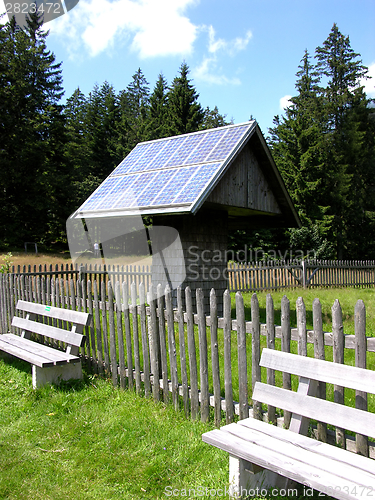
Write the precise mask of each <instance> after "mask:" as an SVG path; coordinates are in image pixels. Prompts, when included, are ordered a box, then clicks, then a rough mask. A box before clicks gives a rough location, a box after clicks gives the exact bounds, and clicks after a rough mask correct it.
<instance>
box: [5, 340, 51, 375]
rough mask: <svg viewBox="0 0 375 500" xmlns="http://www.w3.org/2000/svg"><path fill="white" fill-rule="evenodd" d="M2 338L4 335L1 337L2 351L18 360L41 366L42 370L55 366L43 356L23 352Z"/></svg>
mask: <svg viewBox="0 0 375 500" xmlns="http://www.w3.org/2000/svg"><path fill="white" fill-rule="evenodd" d="M1 337H2V335H1V336H0V349H1V350H2V351H4V352H7V353H8V354H11V355H12V356H15V357H16V358H21V359H23V360H24V361H27V362H28V363H31V364H32V365H36V366H39V367H40V368H46V367H48V366H54V362H53V361H51V360H48V359H47V358H44V357H43V356H40V355H38V354H34V353H32V352H28V351H25V350H22V349H20V348H19V347H18V346H15V345H13V344H10V343H9V342H7V341H6V340H3V339H2V338H1Z"/></svg>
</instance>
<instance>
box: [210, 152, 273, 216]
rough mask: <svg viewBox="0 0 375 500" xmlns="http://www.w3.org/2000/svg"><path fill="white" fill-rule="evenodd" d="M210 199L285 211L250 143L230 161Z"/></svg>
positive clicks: (227, 204)
mask: <svg viewBox="0 0 375 500" xmlns="http://www.w3.org/2000/svg"><path fill="white" fill-rule="evenodd" d="M207 202H210V203H215V204H218V205H225V206H231V207H239V208H247V209H252V210H256V211H260V212H266V213H271V214H281V210H280V207H279V205H278V203H277V201H276V198H275V196H274V194H273V192H272V190H271V188H270V186H269V184H268V182H267V180H266V177H265V175H264V174H263V172H262V170H261V167H260V165H259V162H258V160H257V158H256V156H255V154H254V152H253V151H252V150H251V147H250V145H249V144H247V145H246V146H245V147H244V149H243V150H242V151H241V153H240V154H239V155H238V156H237V158H236V159H235V160H234V162H233V163H232V165H230V167H229V169H228V170H227V172H226V173H225V174H224V176H223V177H222V179H221V180H220V181H219V183H218V185H217V186H216V187H215V188H214V189H213V191H212V192H211V193H210V195H209V196H208V198H207Z"/></svg>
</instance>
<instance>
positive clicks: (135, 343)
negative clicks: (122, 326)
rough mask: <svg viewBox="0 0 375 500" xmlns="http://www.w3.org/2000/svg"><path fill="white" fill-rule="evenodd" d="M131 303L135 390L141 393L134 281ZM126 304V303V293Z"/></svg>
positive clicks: (131, 290) (131, 288)
mask: <svg viewBox="0 0 375 500" xmlns="http://www.w3.org/2000/svg"><path fill="white" fill-rule="evenodd" d="M122 286H123V292H124V291H125V288H127V287H126V284H125V286H124V282H123V284H122ZM130 293H131V304H132V325H133V349H134V375H135V390H136V392H137V394H140V393H141V361H140V356H139V334H138V314H137V288H136V283H135V282H134V281H133V283H132V284H131V287H130ZM123 296H124V304H125V294H124V293H123Z"/></svg>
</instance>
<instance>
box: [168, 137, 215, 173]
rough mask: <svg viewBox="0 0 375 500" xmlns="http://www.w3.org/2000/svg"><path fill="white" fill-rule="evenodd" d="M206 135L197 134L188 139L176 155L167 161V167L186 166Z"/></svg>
mask: <svg viewBox="0 0 375 500" xmlns="http://www.w3.org/2000/svg"><path fill="white" fill-rule="evenodd" d="M205 135H206V134H196V135H191V136H188V137H186V140H185V141H184V143H183V144H182V145H181V146H180V147H179V149H178V150H177V151H176V152H175V153H174V155H173V156H172V157H171V158H170V159H168V160H167V163H166V166H167V167H170V166H180V165H185V164H186V159H187V158H188V157H189V155H191V154H192V153H193V151H194V150H195V149H196V148H197V146H198V145H199V144H200V143H201V142H202V141H203V140H204V137H205Z"/></svg>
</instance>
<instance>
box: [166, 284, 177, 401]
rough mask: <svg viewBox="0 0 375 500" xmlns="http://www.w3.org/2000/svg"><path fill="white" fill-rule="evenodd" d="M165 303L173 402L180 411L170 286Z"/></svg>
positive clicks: (167, 288)
mask: <svg viewBox="0 0 375 500" xmlns="http://www.w3.org/2000/svg"><path fill="white" fill-rule="evenodd" d="M165 303H166V311H167V331H168V349H169V363H170V373H171V389H172V401H173V405H174V407H175V409H176V410H177V409H178V374H177V351H176V339H175V334H174V317H173V305H172V293H171V289H170V288H169V286H168V285H167V286H166V288H165Z"/></svg>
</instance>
